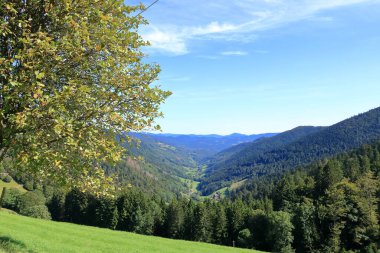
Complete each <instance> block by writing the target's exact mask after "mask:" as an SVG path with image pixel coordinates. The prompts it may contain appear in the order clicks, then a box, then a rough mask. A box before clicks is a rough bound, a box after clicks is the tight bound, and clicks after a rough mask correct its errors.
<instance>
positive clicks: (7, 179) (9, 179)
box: [3, 175, 12, 183]
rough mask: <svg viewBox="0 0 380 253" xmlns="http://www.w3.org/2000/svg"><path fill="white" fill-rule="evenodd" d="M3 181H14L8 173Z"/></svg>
mask: <svg viewBox="0 0 380 253" xmlns="http://www.w3.org/2000/svg"><path fill="white" fill-rule="evenodd" d="M3 181H4V182H6V183H10V182H12V177H11V176H9V175H6V176H5V177H4V178H3Z"/></svg>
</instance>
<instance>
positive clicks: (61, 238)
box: [0, 211, 258, 253]
mask: <svg viewBox="0 0 380 253" xmlns="http://www.w3.org/2000/svg"><path fill="white" fill-rule="evenodd" d="M0 252H8V253H16V252H20V253H24V252H28V253H37V252H38V253H39V252H49V253H50V252H62V253H63V252H64V253H69V252H86V253H96V252H107V253H112V252H127V253H182V252H183V253H243V252H246V253H249V252H251V253H254V252H256V253H257V252H258V251H254V250H244V249H237V248H230V247H222V246H217V245H212V244H206V243H198V242H188V241H180V240H170V239H164V238H159V237H153V236H143V235H137V234H133V233H127V232H121V231H112V230H108V229H101V228H95V227H88V226H80V225H75V224H70V223H61V222H53V221H47V220H39V219H33V218H29V217H24V216H20V215H14V214H9V213H7V212H4V211H0Z"/></svg>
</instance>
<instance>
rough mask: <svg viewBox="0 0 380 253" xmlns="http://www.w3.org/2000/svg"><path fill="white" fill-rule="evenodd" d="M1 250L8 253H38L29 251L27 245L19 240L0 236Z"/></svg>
mask: <svg viewBox="0 0 380 253" xmlns="http://www.w3.org/2000/svg"><path fill="white" fill-rule="evenodd" d="M0 249H2V250H4V251H5V252H7V253H21V252H22V253H23V252H27V253H36V252H35V251H33V250H29V249H28V248H27V247H26V245H25V243H23V242H21V241H19V240H14V239H12V238H11V237H9V236H0Z"/></svg>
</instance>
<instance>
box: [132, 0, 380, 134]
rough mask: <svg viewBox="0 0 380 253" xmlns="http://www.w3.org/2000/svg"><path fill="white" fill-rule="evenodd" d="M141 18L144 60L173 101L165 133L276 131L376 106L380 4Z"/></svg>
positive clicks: (278, 6) (188, 4)
mask: <svg viewBox="0 0 380 253" xmlns="http://www.w3.org/2000/svg"><path fill="white" fill-rule="evenodd" d="M152 2H154V1H153V0H142V3H143V4H144V5H146V6H148V5H150V4H151V3H152ZM137 3H139V1H137V0H130V1H126V4H137ZM143 16H144V17H145V18H146V19H147V20H148V22H149V25H147V26H144V27H142V28H141V30H140V33H141V34H142V36H143V38H144V39H146V40H148V41H150V43H151V46H150V47H149V48H145V49H144V52H145V53H146V54H147V58H146V59H145V60H146V61H147V62H155V63H158V64H159V65H160V66H161V69H162V71H161V73H160V76H159V80H158V81H157V82H156V83H155V84H157V85H161V87H162V88H163V89H165V90H170V91H171V92H172V93H173V94H172V95H171V96H170V97H169V98H168V99H167V100H166V102H165V104H163V105H162V106H161V110H162V112H163V113H164V115H165V117H164V118H162V119H159V120H158V123H159V124H160V126H161V128H162V130H163V132H164V133H181V134H223V135H225V134H231V133H243V134H258V133H266V132H282V131H286V130H289V129H292V128H294V127H297V126H300V125H314V126H328V125H332V124H334V123H337V122H339V121H341V120H344V119H346V118H348V117H351V116H354V115H356V114H358V113H361V112H365V111H368V110H370V109H372V108H375V107H378V106H380V0H298V1H292V0H288V1H285V0H234V1H231V0H208V1H205V0H159V1H158V2H157V3H156V4H154V5H153V6H152V7H151V8H149V9H148V10H146V12H144V13H143Z"/></svg>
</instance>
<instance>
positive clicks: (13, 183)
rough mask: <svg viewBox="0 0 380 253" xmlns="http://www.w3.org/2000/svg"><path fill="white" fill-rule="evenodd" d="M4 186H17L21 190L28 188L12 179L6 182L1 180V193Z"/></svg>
mask: <svg viewBox="0 0 380 253" xmlns="http://www.w3.org/2000/svg"><path fill="white" fill-rule="evenodd" d="M3 187H7V188H16V189H18V190H20V191H21V192H26V190H25V189H24V188H23V187H22V185H19V184H18V183H16V182H15V181H14V180H12V181H11V182H9V183H6V182H4V181H2V180H0V194H1V191H2V190H3Z"/></svg>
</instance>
